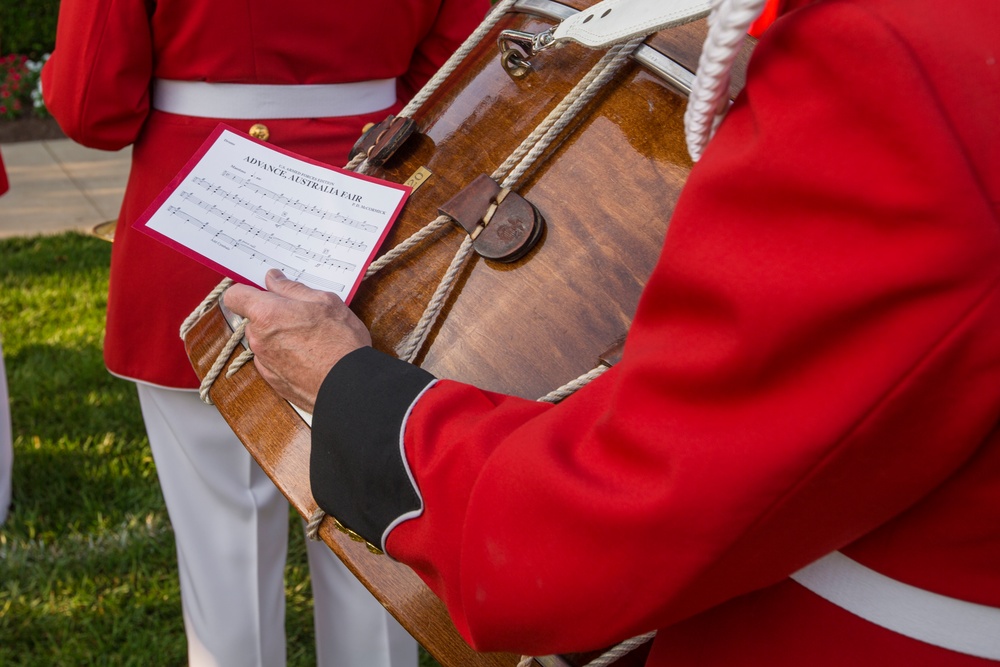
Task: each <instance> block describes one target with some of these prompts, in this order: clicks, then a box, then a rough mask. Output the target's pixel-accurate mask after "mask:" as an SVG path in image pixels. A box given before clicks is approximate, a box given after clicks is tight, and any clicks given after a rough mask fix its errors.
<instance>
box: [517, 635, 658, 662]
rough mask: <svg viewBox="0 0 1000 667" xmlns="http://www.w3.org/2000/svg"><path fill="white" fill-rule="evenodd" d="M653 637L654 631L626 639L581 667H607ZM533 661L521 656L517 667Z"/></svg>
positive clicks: (532, 658)
mask: <svg viewBox="0 0 1000 667" xmlns="http://www.w3.org/2000/svg"><path fill="white" fill-rule="evenodd" d="M655 636H656V631H655V630H654V631H652V632H647V633H646V634H644V635H639V636H637V637H632V638H631V639H626V640H625V641H623V642H622V643H621V644H618V645H617V646H613V647H611V648H610V649H608V650H607V651H605V652H604V653H602V654H601V655H599V656H597V657H596V658H594V659H593V660H591V661H590V662H588V663H587V664H586V665H584V666H583V667H607V666H608V665H610V664H612V663H614V662H615V661H616V660H618V658H620V657H622V656H623V655H625V654H626V653H630V652H632V651H634V650H635V649H637V648H639V647H640V646H642V645H643V644H645V643H646V642H648V641H649V640H650V639H652V638H653V637H655ZM534 659H535V658H534V657H533V656H530V655H523V656H521V661H520V662H518V663H517V667H531V663H532V661H534Z"/></svg>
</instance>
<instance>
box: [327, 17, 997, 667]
mask: <svg viewBox="0 0 1000 667" xmlns="http://www.w3.org/2000/svg"><path fill="white" fill-rule="evenodd" d="M998 36H1000V4H998V3H996V2H995V0H969V1H967V2H962V3H951V4H949V5H947V6H945V5H942V4H941V3H936V2H931V1H929V0H829V1H826V2H817V3H815V4H813V5H810V6H807V7H804V8H802V9H798V10H796V11H795V12H793V13H791V14H788V15H786V16H785V17H783V18H782V19H781V20H779V21H777V22H776V23H775V24H774V25H773V26H772V27H771V29H770V30H769V31H768V32H767V33H766V34H765V35H764V36H763V39H762V41H761V42H760V43H759V44H758V46H757V50H756V53H755V54H754V56H753V58H752V60H751V63H750V66H749V72H748V78H747V84H746V89H745V90H744V92H743V93H742V94H741V96H740V97H739V98H738V100H737V101H736V103H735V104H734V105H733V107H732V109H731V110H730V113H729V114H728V117H727V118H726V119H725V121H724V122H723V123H722V125H721V127H720V129H719V131H718V134H717V136H716V137H715V139H713V141H712V142H711V143H710V144H709V146H708V148H707V151H706V153H705V155H704V157H703V158H702V160H701V161H700V162H699V163H698V164H697V165H696V166H695V167H694V169H693V170H692V172H691V175H690V179H689V181H688V183H687V186H686V188H685V190H684V192H683V194H682V196H681V198H680V201H679V202H678V205H677V207H676V210H675V212H674V214H673V219H672V222H671V225H670V228H669V231H668V234H667V238H666V241H665V246H664V250H663V255H662V258H661V261H660V262H659V264H658V266H657V267H656V269H655V271H654V273H653V275H652V276H651V278H650V280H649V283H648V285H647V287H646V290H645V292H644V294H643V297H642V299H641V301H640V304H639V308H638V312H637V314H636V317H635V320H634V324H633V326H632V330H631V332H630V335H629V338H628V340H627V342H626V346H625V352H624V358H623V360H622V361H621V363H620V364H619V365H617V366H616V367H615V368H613V369H611V370H610V371H609V372H607V373H605V374H604V375H603V376H602V377H600V378H599V379H598V380H596V381H595V382H593V383H591V384H590V385H589V386H588V387H586V388H584V389H583V390H581V391H579V392H577V393H576V394H575V395H573V396H572V397H570V398H569V399H567V400H565V401H564V402H562V403H561V404H559V405H557V406H550V405H546V404H540V403H536V402H531V401H526V400H522V399H518V398H513V397H509V396H503V395H497V394H493V393H490V392H486V391H481V390H478V389H476V388H473V387H470V386H467V385H463V384H459V383H455V382H450V381H447V380H441V381H438V382H437V383H434V384H431V385H430V387H429V388H426V387H427V386H428V378H426V377H423V378H421V377H420V375H421V374H422V373H423V372H422V371H420V370H419V369H415V368H414V367H411V366H407V365H405V364H402V362H398V361H397V360H395V359H391V358H389V357H386V356H382V355H381V354H380V353H378V352H375V351H372V350H370V349H368V348H365V349H363V350H359V351H356V352H354V353H352V354H351V355H348V356H347V357H345V358H344V359H343V360H342V361H341V362H339V363H338V365H337V366H335V367H334V369H333V370H332V371H331V374H330V375H329V376H328V378H327V379H326V381H325V382H324V385H323V388H322V389H321V391H320V395H319V399H318V401H317V407H316V411H315V415H314V432H313V454H312V465H313V472H312V475H313V482H312V483H313V491H314V495H315V496H316V497H317V499H320V503H321V505H322V506H323V507H324V508H325V509H327V511H329V512H331V513H332V514H333V515H335V516H337V517H338V518H339V519H340V520H341V521H342V522H343V523H344V524H345V525H347V526H348V527H350V528H354V529H355V530H357V531H358V532H360V533H361V534H362V535H364V536H365V537H366V538H367V539H369V540H370V541H375V542H376V543H378V542H379V541H382V543H383V544H384V545H385V547H386V549H387V552H388V553H389V554H390V555H391V556H392V557H394V558H396V559H398V560H400V561H402V562H404V563H407V564H408V565H410V566H411V567H413V568H414V569H415V570H416V571H417V572H418V573H419V574H420V576H421V577H422V578H423V579H424V581H426V582H427V583H428V585H429V586H430V587H431V588H432V589H433V590H434V591H436V592H437V594H438V595H440V596H441V597H442V599H443V600H444V601H445V602H446V604H447V606H448V609H449V612H450V614H451V615H452V617H453V619H454V620H455V623H456V625H457V627H458V628H459V630H460V632H461V633H462V634H463V635H464V636H465V637H466V638H467V639H468V641H469V642H470V643H471V644H472V645H473V646H475V647H477V648H479V649H482V650H497V649H507V650H515V651H521V652H524V653H530V654H533V655H541V654H550V653H554V652H564V651H570V650H581V649H587V648H596V647H599V646H605V645H609V644H611V643H614V642H617V641H621V640H623V639H625V638H628V637H631V636H635V635H639V634H642V633H645V632H648V631H651V630H654V629H659V632H658V636H657V638H656V640H655V642H654V645H653V648H652V651H651V654H650V657H649V659H648V665H653V666H658V667H659V666H663V667H666V666H667V665H669V666H670V667H683V666H694V665H698V666H699V667H705V666H710V665H720V666H722V665H725V666H727V667H734V666H738V665H755V666H757V665H768V666H777V665H789V666H793V665H794V666H795V667H801V666H803V665H809V666H810V667H815V666H827V665H829V666H831V667H833V666H837V667H842V666H844V665H873V666H874V665H878V666H885V665H907V666H910V665H985V664H995V663H993V662H991V661H990V660H987V659H983V658H980V657H973V656H971V655H967V654H964V653H960V652H956V651H950V650H946V649H944V648H939V647H938V646H933V645H931V644H929V643H924V642H923V641H917V640H914V639H911V638H908V637H905V636H903V635H901V634H897V633H895V632H891V631H889V630H885V629H883V628H881V627H878V626H876V625H873V624H871V623H869V622H867V621H864V620H862V619H861V618H859V617H858V616H855V615H853V614H851V613H848V612H847V611H845V610H843V609H841V608H839V607H837V606H834V605H832V604H830V603H828V602H826V601H825V600H823V599H821V598H819V597H817V596H816V595H814V594H813V593H811V592H809V591H807V590H806V589H805V588H803V587H802V586H800V585H799V584H797V583H795V582H794V581H791V580H789V579H788V577H789V575H791V574H792V573H794V572H796V571H797V570H799V569H800V568H802V567H803V566H805V565H807V564H808V563H811V562H812V561H814V560H816V559H818V558H820V557H822V556H824V555H825V554H827V553H829V552H831V551H834V550H842V551H843V553H845V554H846V555H848V556H850V557H851V558H852V559H854V560H856V561H858V562H860V563H862V564H863V565H865V566H867V567H869V568H871V569H873V570H875V571H877V572H879V573H882V574H884V575H887V576H888V577H891V578H892V579H894V580H897V581H899V582H903V583H905V584H909V585H912V586H915V587H918V588H920V589H923V590H925V591H931V592H934V593H938V594H941V595H944V596H948V597H950V598H956V599H959V600H963V601H967V602H972V603H977V604H979V605H985V606H989V607H993V608H996V607H1000V429H998V422H1000V216H998V213H1000V208H998V202H1000V152H998V151H1000V125H998V123H997V122H996V119H997V117H998V113H1000V40H998ZM386 392H390V393H394V394H396V395H395V396H394V397H393V396H390V397H389V398H386V399H383V400H382V401H381V405H382V410H383V413H384V414H391V415H392V416H393V417H394V418H395V419H396V420H397V421H396V426H395V427H393V426H392V425H388V426H383V425H381V424H380V423H379V419H378V417H377V416H373V415H372V411H371V409H369V410H367V411H364V412H362V413H360V414H358V413H355V414H352V411H355V410H358V406H359V404H360V405H363V404H364V403H365V402H367V401H370V400H372V398H373V397H378V396H380V395H383V396H384V395H385V393H386ZM420 392H423V393H422V394H421V393H420ZM407 394H409V395H407ZM415 396H418V397H417V398H415V402H412V403H410V402H408V401H412V400H414V397H415ZM401 423H402V424H405V432H404V436H403V442H402V447H401V443H400V442H399V438H398V436H397V437H396V438H395V440H393V433H394V432H395V433H397V434H398V433H399V432H400V431H399V430H398V429H399V425H400V424H401ZM375 429H378V430H379V431H380V432H379V433H374V432H373V431H374V430H375ZM380 437H381V438H383V439H384V440H386V442H385V443H384V444H383V445H382V446H383V447H384V448H385V449H384V450H382V451H375V452H374V453H368V452H371V448H373V447H376V446H377V444H376V443H377V442H378V440H379V438H380ZM393 449H395V450H396V451H399V450H400V449H402V455H401V457H400V456H397V459H399V460H398V461H397V462H396V467H395V469H394V468H393V466H390V465H388V464H385V463H380V460H381V459H380V456H381V455H383V454H385V455H386V456H388V453H389V452H392V451H393ZM318 465H325V466H326V468H325V469H318V468H317V467H316V466H318ZM352 479H354V480H356V482H355V483H354V484H355V485H352V486H349V487H347V488H344V489H338V488H335V487H337V485H339V484H345V483H350V480H352ZM410 479H412V480H413V482H412V486H411V484H410V481H409V480H410ZM380 484H381V486H380ZM379 488H381V489H384V491H383V493H382V495H379V494H377V493H373V491H372V489H379ZM359 489H366V492H359ZM455 498H462V499H467V502H463V503H456V502H454V499H455ZM939 620H944V619H939Z"/></svg>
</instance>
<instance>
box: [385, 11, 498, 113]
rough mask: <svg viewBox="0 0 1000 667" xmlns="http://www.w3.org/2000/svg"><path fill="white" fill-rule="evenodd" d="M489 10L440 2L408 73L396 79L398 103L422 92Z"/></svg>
mask: <svg viewBox="0 0 1000 667" xmlns="http://www.w3.org/2000/svg"><path fill="white" fill-rule="evenodd" d="M489 8H490V5H489V2H487V0H442V2H441V6H440V8H439V10H438V13H437V15H436V16H435V17H434V22H433V23H432V24H431V26H430V29H429V30H428V32H427V34H426V35H425V36H424V38H423V39H422V40H421V41H420V43H419V44H418V45H417V48H416V49H414V51H413V58H412V59H411V60H410V67H409V69H408V70H407V72H406V74H404V75H403V76H402V77H401V78H400V81H399V97H400V99H403V100H409V99H410V98H412V97H413V96H414V95H415V94H416V93H417V91H419V90H420V89H421V88H423V86H424V84H425V83H427V82H428V81H429V80H430V78H431V77H432V76H434V73H435V72H437V71H438V70H439V69H440V68H441V66H442V65H444V63H445V61H446V60H448V58H449V57H451V54H452V53H454V52H455V50H456V49H458V47H459V46H460V45H461V44H462V42H464V41H465V38H466V37H468V36H469V35H470V34H471V33H472V31H473V30H475V29H476V27H477V26H478V25H479V24H480V23H482V21H483V19H484V18H486V13H487V11H488V10H489Z"/></svg>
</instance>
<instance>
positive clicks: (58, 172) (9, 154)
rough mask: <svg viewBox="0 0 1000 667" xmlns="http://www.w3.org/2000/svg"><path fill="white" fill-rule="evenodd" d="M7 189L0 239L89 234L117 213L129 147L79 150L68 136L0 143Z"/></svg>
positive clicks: (0, 205)
mask: <svg viewBox="0 0 1000 667" xmlns="http://www.w3.org/2000/svg"><path fill="white" fill-rule="evenodd" d="M0 153H2V154H3V161H4V165H5V166H6V168H7V178H8V180H9V181H10V190H8V191H7V194H5V195H3V196H0V238H5V237H10V236H31V235H35V234H55V233H59V232H65V231H68V230H74V229H75V230H78V231H82V232H90V231H92V230H93V229H94V227H96V226H97V225H99V224H101V223H104V222H107V221H109V220H114V219H116V218H117V217H118V209H119V208H120V207H121V203H122V197H123V196H124V193H125V182H126V181H127V180H128V170H129V163H130V160H131V156H132V149H131V148H126V149H124V150H121V151H118V152H114V153H112V152H108V151H98V150H93V149H90V148H84V147H83V146H80V145H79V144H77V143H75V142H73V141H72V140H70V139H54V140H46V141H25V142H18V143H11V144H3V145H2V146H0Z"/></svg>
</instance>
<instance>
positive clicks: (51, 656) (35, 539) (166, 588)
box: [0, 234, 437, 667]
mask: <svg viewBox="0 0 1000 667" xmlns="http://www.w3.org/2000/svg"><path fill="white" fill-rule="evenodd" d="M110 255H111V245H110V244H108V243H106V242H104V241H101V240H98V239H96V238H93V237H88V236H84V235H81V234H64V235H59V236H49V237H34V238H15V239H6V240H0V339H2V341H3V350H4V358H5V363H6V365H7V378H8V383H9V386H10V397H11V417H12V421H13V430H14V507H13V508H12V511H11V514H10V516H9V517H8V519H7V524H6V525H5V526H4V527H3V528H0V665H5V666H12V665H37V666H39V667H42V666H44V667H52V666H57V665H67V666H75V665H88V666H89V665H142V666H143V667H146V666H149V665H183V664H185V656H186V648H185V641H184V630H183V624H182V621H181V607H180V598H179V590H178V584H177V568H176V563H175V556H174V541H173V532H172V530H171V527H170V521H169V519H168V517H167V512H166V507H165V506H164V504H163V498H162V496H161V495H160V489H159V485H158V483H157V479H156V470H155V467H154V465H153V459H152V456H151V454H150V451H149V444H148V442H147V440H146V434H145V430H144V429H143V425H142V419H141V416H140V413H139V404H138V400H137V398H136V395H135V389H134V386H133V385H132V384H131V383H129V382H126V381H124V380H119V379H117V378H114V377H112V376H111V375H109V374H108V373H107V371H106V370H105V368H104V364H103V361H102V357H101V344H102V337H103V327H104V309H105V306H106V292H107V282H108V268H107V267H108V263H109V259H110ZM136 307H137V308H142V307H143V306H142V304H136ZM291 519H293V517H291V516H290V520H291ZM292 525H293V526H294V528H293V529H292V530H291V535H292V538H291V545H290V547H289V560H288V569H287V573H286V591H287V631H288V664H289V665H310V664H313V663H314V655H313V628H312V603H311V597H310V594H309V581H308V576H309V575H308V568H307V566H306V556H305V545H304V541H303V538H302V536H301V530H300V528H299V525H300V524H299V523H298V519H297V517H294V523H293V524H292ZM436 664H437V663H436V662H434V661H433V660H432V659H431V658H430V657H429V656H427V655H426V654H422V656H421V665H424V666H425V667H430V666H432V665H436Z"/></svg>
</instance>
